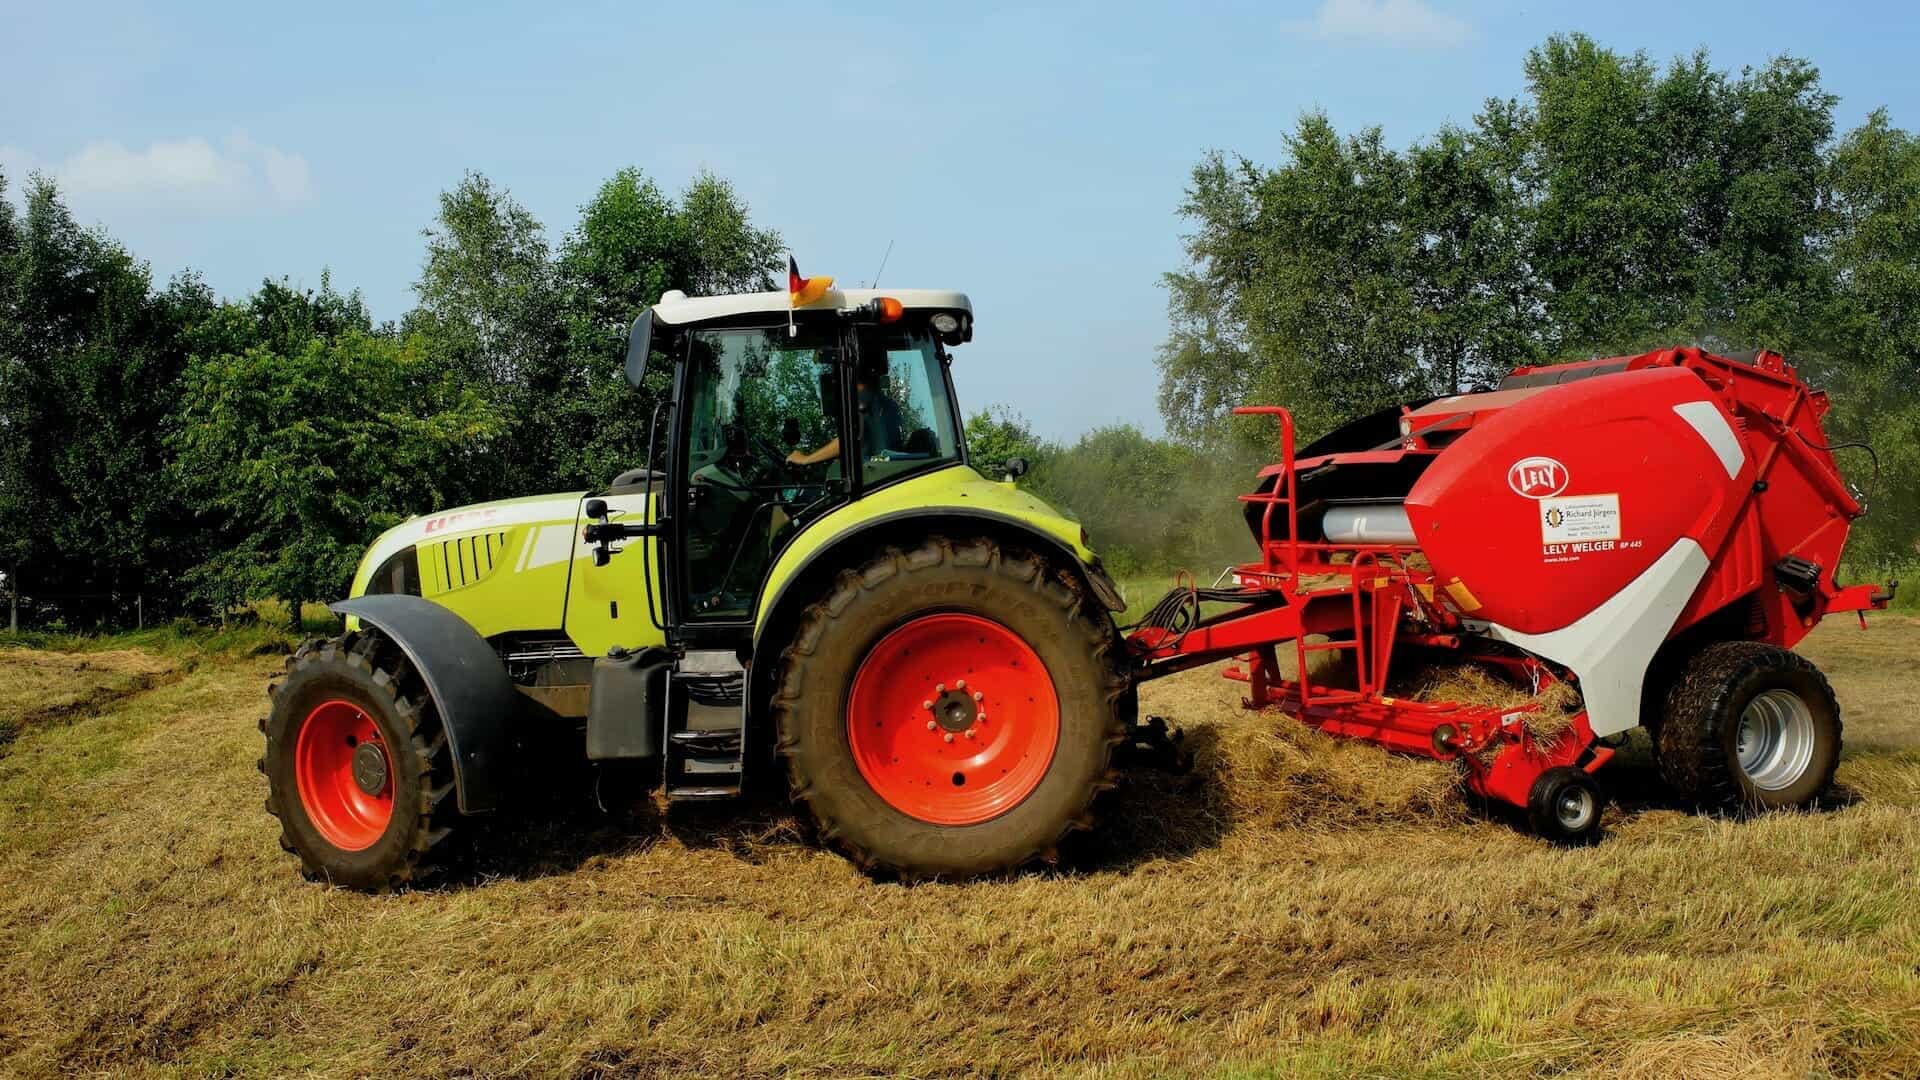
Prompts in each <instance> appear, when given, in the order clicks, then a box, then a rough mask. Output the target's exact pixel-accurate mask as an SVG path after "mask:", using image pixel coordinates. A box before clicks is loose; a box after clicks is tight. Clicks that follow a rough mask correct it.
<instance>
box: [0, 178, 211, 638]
mask: <svg viewBox="0 0 1920 1080" xmlns="http://www.w3.org/2000/svg"><path fill="white" fill-rule="evenodd" d="M4 232H5V234H6V237H5V239H4V240H0V243H4V245H5V248H4V250H5V254H4V255H0V259H4V262H5V264H6V268H5V271H4V274H0V292H4V294H5V297H6V299H5V300H4V301H3V303H4V305H5V307H6V319H5V321H6V323H7V329H6V330H5V331H4V332H3V334H4V337H3V340H0V345H4V347H5V356H4V358H3V359H0V416H3V417H4V418H3V419H0V428H4V430H5V431H6V434H7V440H6V441H7V444H8V446H7V449H6V450H5V451H4V452H0V501H3V502H4V505H5V509H6V511H7V515H8V520H10V521H31V522H35V523H36V527H34V528H31V529H23V530H18V531H17V534H16V535H14V536H11V537H9V538H8V539H7V541H6V543H7V547H8V551H7V554H8V556H9V558H10V559H12V560H15V561H16V564H17V566H18V570H19V572H18V573H17V575H15V581H16V583H17V584H20V585H22V586H26V587H30V588H32V589H33V591H35V592H37V593H39V594H40V595H41V596H42V598H44V599H46V600H48V601H51V602H55V603H57V604H59V605H60V606H61V607H62V608H63V609H64V610H65V611H66V612H67V613H68V614H70V615H71V616H73V617H75V618H78V619H80V620H82V621H87V622H92V621H97V620H99V619H103V618H108V617H111V616H112V615H114V614H117V613H118V611H120V610H123V609H124V608H125V607H130V606H131V605H132V602H133V597H134V595H135V594H141V595H150V594H151V595H156V596H157V597H158V598H162V599H164V598H166V597H169V596H170V595H171V594H172V591H173V583H174V581H175V580H176V578H177V577H178V575H179V574H180V573H181V572H183V571H184V569H185V565H187V564H188V563H189V562H190V560H191V558H192V552H193V545H192V543H191V540H190V534H191V532H192V528H193V525H192V521H191V516H190V515H185V514H183V513H182V512H181V507H180V506H179V505H178V503H177V500H176V497H175V492H174V491H173V489H172V487H171V485H170V484H169V483H168V481H167V477H166V449H165V445H164V436H163V432H164V428H165V420H166V417H167V416H168V415H169V413H170V412H171V411H172V409H173V407H174V405H175V404H176V402H177V400H178V392H177V379H178V375H179V372H180V370H181V368H182V367H183V366H184V364H185V361H186V332H187V330H188V328H189V327H190V326H191V325H192V324H193V323H194V322H195V321H196V320H198V319H199V318H201V317H202V316H203V315H204V314H205V313H206V311H207V310H208V309H210V307H211V297H210V296H209V294H208V293H207V291H206V289H205V287H204V286H203V285H201V284H200V283H199V282H198V281H197V280H196V279H194V278H192V277H190V276H183V277H181V278H178V279H176V280H175V281H174V282H172V283H171V284H170V285H169V286H168V288H167V289H166V290H165V291H162V292H155V291H154V289H153V287H152V279H151V274H150V272H149V270H148V269H147V267H146V265H145V264H143V263H140V262H139V261H137V260H136V259H134V258H133V256H132V255H130V254H129V253H128V252H127V251H126V250H125V249H124V248H123V247H121V246H120V245H119V244H117V243H115V242H114V241H113V240H112V239H111V238H109V237H107V236H106V235H104V234H103V233H99V232H90V231H87V230H84V229H81V228H80V227H79V226H78V225H77V224H75V222H74V220H73V217H72V215H71V214H69V213H68V211H67V208H66V206H65V205H64V204H63V203H62V202H61V200H60V197H59V193H58V191H57V190H56V189H55V187H54V185H53V183H52V182H51V181H50V180H47V179H46V178H44V177H40V176H35V177H33V178H31V179H30V180H29V182H28V184H27V191H26V210H25V214H24V216H23V218H22V219H20V220H18V221H17V222H16V221H15V219H14V218H13V215H12V213H11V211H9V213H8V214H7V216H6V223H5V225H4ZM14 515H18V516H14ZM160 606H161V607H162V609H164V603H163V604H162V605H160Z"/></svg>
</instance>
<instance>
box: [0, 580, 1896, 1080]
mask: <svg viewBox="0 0 1920 1080" xmlns="http://www.w3.org/2000/svg"><path fill="white" fill-rule="evenodd" d="M154 640H155V641H158V640H159V639H154ZM42 644H43V645H59V646H63V647H62V648H44V647H43V648H37V649H31V650H28V649H17V648H16V649H5V648H0V725H4V726H5V728H6V730H7V731H8V732H10V734H9V735H8V736H7V737H6V739H5V740H0V1075H5V1076H12V1075H21V1076H38V1075H47V1074H54V1073H96V1074H113V1075H124V1074H129V1073H131V1074H140V1073H150V1074H177V1075H191V1076H202V1075H267V1074H283V1073H287V1072H302V1071H311V1072H318V1073H324V1074H331V1075H359V1074H389V1075H406V1076H417V1075H442V1074H448V1073H474V1074H481V1075H518V1074H529V1075H595V1074H602V1073H605V1074H627V1073H639V1074H664V1073H697V1074H707V1075H716V1076H718V1075H773V1074H798V1075H848V1074H861V1075H865V1074H909V1075H921V1076H928V1075H956V1074H974V1073H1000V1074H1005V1073H1017V1072H1036V1073H1045V1074H1059V1073H1065V1074H1111V1075H1120V1076H1136V1075H1149V1074H1152V1075H1160V1074H1166V1073H1175V1074H1208V1075H1212V1074H1222V1073H1224V1074H1228V1075H1240V1076H1264V1075H1298V1074H1354V1073H1371V1074H1388V1075H1404V1074H1409V1073H1417V1074H1430V1075H1454V1074H1473V1075H1479V1074H1495V1075H1508V1074H1515V1075H1518V1074H1528V1075H1537V1074H1541V1073H1547V1074H1588V1075H1608V1076H1615V1075H1621V1076H1649V1077H1651V1076H1669V1075H1690V1076H1729V1077H1731V1076H1758V1075H1793V1076H1805V1075H1821V1074H1834V1075H1859V1074H1877V1075H1914V1074H1916V1073H1920V902H1916V901H1920V896H1917V895H1916V890H1917V889H1920V724H1917V723H1916V719H1917V718H1916V717H1915V710H1914V708H1913V705H1912V700H1913V695H1914V688H1915V685H1916V677H1920V620H1915V619H1912V618H1907V617H1904V616H1889V617H1883V618H1880V619H1878V620H1877V621H1876V623H1875V625H1874V627H1873V629H1872V630H1871V631H1870V632H1868V633H1864V634H1863V633H1861V632H1860V631H1859V630H1857V629H1855V628H1854V627H1852V626H1851V625H1848V624H1846V623H1845V622H1843V621H1842V620H1838V619H1836V620H1833V621H1832V622H1831V623H1830V624H1829V625H1827V626H1825V627H1823V628H1821V629H1820V630H1819V631H1818V633H1817V634H1816V635H1815V636H1814V637H1813V639H1812V640H1811V641H1810V642H1809V643H1808V645H1807V646H1806V648H1805V650H1804V651H1805V652H1807V653H1808V654H1809V655H1810V656H1812V657H1813V658H1814V659H1815V660H1816V661H1817V662H1819V663H1820V664H1821V665H1822V666H1823V667H1824V668H1825V669H1826V670H1827V671H1828V672H1829V674H1830V675H1831V676H1832V678H1833V682H1834V685H1835V687H1836V689H1837V690H1838V693H1839V695H1840V698H1841V701H1842V703H1843V705H1844V707H1845V709H1846V722H1847V736H1848V746H1849V751H1848V755H1847V758H1846V760H1845V761H1844V763H1843V764H1842V767H1841V770H1840V780H1841V782H1842V784H1843V786H1844V789H1845V790H1844V792H1843V793H1842V794H1841V796H1840V797H1839V798H1836V799H1835V800H1834V804H1835V805H1834V806H1833V807H1832V808H1830V809H1826V810H1822V811H1820V812H1815V813H1808V814H1800V815H1778V816H1772V817H1766V818H1760V819H1756V820H1748V821H1731V820H1721V819H1714V818H1707V817H1700V816H1694V815H1691V814H1688V813H1684V812H1681V811H1679V810H1676V809H1673V808H1671V807H1670V806H1668V805H1667V804H1665V803H1664V802H1663V801H1662V799H1661V796H1660V795H1659V794H1658V792H1657V789H1656V788H1655V787H1654V786H1653V784H1652V781H1651V773H1650V768H1649V765H1648V762H1647V759H1646V755H1645V753H1644V749H1643V748H1638V747H1636V748H1635V749H1634V750H1632V751H1630V752H1629V753H1628V754H1627V755H1625V760H1623V761H1621V762H1619V763H1617V764H1616V765H1614V766H1610V767H1609V770H1608V772H1607V774H1606V777H1607V779H1608V780H1609V781H1610V783H1611V785H1612V787H1613V789H1614V790H1615V791H1616V792H1617V793H1618V794H1619V796H1620V799H1621V804H1620V805H1619V806H1618V807H1616V808H1615V809H1613V810H1612V811H1610V812H1609V817H1608V828H1609V836H1608V838H1607V840H1606V841H1605V842H1604V843H1603V844H1601V845H1600V846H1598V847H1596V848H1593V849H1590V850H1583V851H1557V850H1553V849H1549V848H1547V847H1544V846H1543V845H1541V844H1540V843H1538V842H1537V841H1535V840H1533V839H1532V838H1530V837H1528V836H1526V835H1523V834H1522V833H1520V832H1519V831H1517V830H1516V829H1514V828H1513V827H1511V826H1510V825H1509V824H1507V823H1505V822H1503V821H1496V820H1489V819H1486V818H1484V817H1478V816H1475V815H1474V814H1472V813H1470V812H1469V811H1468V810H1467V809H1466V808H1465V807H1464V806H1463V805H1462V804H1461V802H1460V800H1459V799H1458V797H1457V796H1456V795H1455V794H1454V792H1453V789H1452V786H1451V783H1450V777H1449V776H1448V775H1447V774H1446V773H1445V772H1444V771H1443V770H1442V769H1441V768H1440V767H1437V766H1434V765H1432V764H1427V763H1418V762H1409V761H1403V760H1397V759H1392V758H1389V757H1387V756H1386V755H1384V754H1382V753H1380V752H1378V751H1375V750H1373V749H1371V748H1368V747H1365V746H1360V745H1355V744H1334V743H1332V742H1330V741H1329V740H1326V739H1323V738H1321V737H1318V736H1311V735H1307V734H1304V733H1302V732H1300V731H1299V729H1298V728H1297V727H1295V726H1293V725H1291V722H1290V721H1287V720H1286V719H1285V718H1283V717H1279V716H1276V715H1255V714H1250V713H1245V712H1242V711H1241V710H1239V709H1238V708H1236V707H1235V701H1236V693H1235V690H1234V688H1233V687H1232V686H1230V685H1229V684H1227V683H1225V682H1224V680H1221V679H1219V678H1217V677H1216V675H1215V673H1214V672H1213V671H1212V670H1206V671H1199V672H1193V673H1189V674H1187V675H1184V676H1180V677H1177V678H1175V679H1170V680H1166V681H1164V682H1162V683H1159V684H1154V685H1151V686H1149V687H1148V688H1147V689H1146V690H1145V691H1144V692H1143V699H1144V705H1145V708H1146V710H1147V711H1149V712H1158V713H1163V714H1165V715H1167V716H1168V717H1169V718H1171V719H1172V720H1173V721H1174V722H1176V723H1179V724H1182V725H1185V726H1186V727H1187V729H1188V730H1189V732H1190V733H1191V737H1192V740H1193V742H1194V744H1195V745H1196V746H1197V748H1198V749H1199V751H1200V766H1199V768H1198V769H1197V770H1196V772H1195V773H1194V774H1193V775H1191V776H1189V777H1185V778H1171V777H1168V776H1166V775H1164V774H1160V773H1154V772H1142V773H1139V774H1136V775H1133V776H1130V777H1129V779H1128V780H1127V781H1126V782H1125V783H1124V784H1123V785H1122V786H1121V788H1120V789H1119V790H1117V791H1115V792H1114V793H1113V795H1112V798H1111V801H1110V802H1109V803H1108V804H1107V806H1106V813H1105V815H1104V820H1103V823H1102V825H1101V827H1100V829H1099V830H1098V831H1097V832H1096V833H1094V834H1093V835H1091V836H1090V837H1088V838H1087V839H1086V842H1084V843H1082V844H1080V845H1079V846H1078V847H1076V848H1074V849H1072V850H1070V851H1068V852H1067V853H1066V855H1065V858H1064V859H1063V862H1062V864H1061V866H1060V867H1059V868H1057V869H1053V870H1042V871H1034V872H1029V873H1024V874H1020V875H1017V876H1013V877H1010V878H1006V879H1002V880H995V881H988V882H983V883H977V884H971V885H923V886H914V887H903V886H900V885H894V884H878V883H874V882H871V881H869V880H867V879H866V878H864V877H862V876H861V875H859V874H858V873H856V872H855V871H854V870H853V869H852V868H851V867H850V866H849V865H848V864H846V863H845V862H843V861H842V860H841V859H839V858H838V857H836V856H834V855H831V854H827V853H825V852H822V851H820V850H817V849H816V848H814V847H813V846H811V845H810V844H809V843H808V842H806V840H805V839H804V837H803V835H802V830H801V829H800V828H798V827H797V825H796V824H795V823H794V822H793V821H792V819H791V818H790V817H789V816H788V815H787V813H786V810H785V808H784V806H782V805H779V804H777V803H771V802H762V803H758V804H754V805H751V806H749V807H746V808H745V809H744V812H727V811H716V812H707V813H697V814H696V813H682V812H680V811H679V810H676V811H675V812H674V813H673V815H671V816H670V817H667V818H665V819H661V818H659V817H655V816H641V817H639V818H636V819H625V820H620V821H611V820H608V819H606V818H603V817H600V816H598V815H597V813H596V812H594V811H591V810H589V809H588V808H587V807H586V806H585V805H584V800H580V799H576V800H572V801H568V802H565V803H563V804H562V805H559V806H556V807H553V808H550V809H547V810H543V811H540V812H537V813H523V814H521V815H520V816H518V817H516V818H513V819H510V820H504V821H500V822H498V823H496V824H495V826H494V827H493V828H492V829H490V830H489V831H488V832H487V833H486V834H485V835H484V838H483V840H482V842H481V843H480V848H479V852H478V855H477V857H476V862H475V864H474V867H473V869H472V870H471V871H470V872H468V873H467V874H466V875H464V876H463V877H462V878H461V879H460V880H458V881H456V882H454V883H453V884H451V885H450V886H448V887H444V888H442V889H440V890H437V891H426V892H416V893H409V894H403V895H399V896H390V897H369V896H362V895H357V894H353V893H347V892H340V891H335V890H329V889H326V888H322V887H319V886H315V885H311V884H308V883H305V882H303V881H301V880H300V879H299V878H298V876H297V875H296V873H295V870H294V866H293V863H292V860H291V859H289V858H288V857H286V856H284V855H283V854H282V853H281V852H280V851H279V849H278V848H277V846H276V845H275V842H274V836H275V832H274V830H273V828H271V827H270V826H271V823H270V822H269V821H268V819H267V818H266V816H265V814H264V813H263V812H262V810H261V805H260V804H261V800H262V798H263V797H264V794H265V785H264V781H263V780H262V779H261V778H260V777H259V776H258V775H257V774H256V773H255V771H254V767H253V763H254V758H255V757H256V756H257V755H258V753H259V736H258V735H257V733H256V732H255V729H254V720H255V718H256V717H257V716H258V715H259V714H260V713H261V711H262V710H263V709H264V706H265V703H266V702H265V696H264V693H263V691H264V688H265V685H266V681H267V678H268V676H269V675H270V674H271V673H273V672H275V671H277V670H278V668H279V659H278V657H277V656H275V655H270V654H264V653H263V654H259V655H254V654H251V653H250V650H249V649H248V648H245V647H238V646H234V645H231V644H227V645H217V644H205V645H202V646H198V647H193V648H178V647H176V648H161V647H158V645H155V644H149V645H146V646H136V647H134V648H132V649H130V650H129V649H124V648H122V649H117V650H114V649H108V650H104V651H103V650H101V649H98V648H96V649H93V650H90V651H86V652H76V651H73V649H74V646H75V645H76V644H77V643H75V642H45V643H42ZM110 644H111V643H110ZM261 647H264V646H261Z"/></svg>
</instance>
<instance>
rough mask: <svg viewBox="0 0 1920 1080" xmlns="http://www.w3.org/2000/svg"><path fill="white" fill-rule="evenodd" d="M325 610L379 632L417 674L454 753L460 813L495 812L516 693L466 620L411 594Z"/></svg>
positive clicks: (365, 599) (347, 602)
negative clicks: (424, 685)
mask: <svg viewBox="0 0 1920 1080" xmlns="http://www.w3.org/2000/svg"><path fill="white" fill-rule="evenodd" d="M330 610H332V611H333V612H334V613H335V614H339V615H347V616H352V617H354V618H357V619H359V620H360V622H361V623H362V624H364V625H367V626H371V627H373V628H374V629H376V630H378V631H380V632H381V633H382V634H384V635H386V636H387V637H388V638H389V639H391V640H392V641H393V643H394V644H395V645H398V646H400V651H401V652H404V653H406V654H407V659H408V660H409V661H411V662H412V664H413V667H414V670H415V671H418V672H419V673H420V678H421V681H423V682H425V683H426V684H427V693H429V694H431V695H432V696H433V702H434V706H435V707H436V708H438V709H439V710H440V722H441V724H442V726H443V727H444V728H445V729H446V733H447V748H448V749H449V750H451V751H452V752H453V779H454V784H455V787H456V794H457V795H458V796H459V805H460V812H461V813H463V814H478V813H482V812H484V811H488V810H492V809H495V808H497V807H498V806H499V805H500V795H501V791H502V788H503V786H504V780H505V776H506V771H507V767H508V766H507V761H508V747H507V724H508V722H509V720H510V719H511V718H512V717H513V715H514V714H515V712H517V711H518V709H519V706H520V696H519V695H518V694H516V693H515V692H514V689H513V683H512V682H511V681H509V680H508V678H507V669H506V668H505V666H503V665H502V664H501V663H500V657H499V655H498V654H496V653H495V652H494V651H493V647H492V646H491V645H488V644H487V641H486V639H485V638H483V637H481V636H480V634H479V632H478V631H476V630H474V628H473V627H472V626H470V625H468V624H467V622H466V620H464V619H462V618H461V617H460V616H458V615H455V614H454V613H453V612H451V611H448V610H447V609H446V608H444V607H441V606H440V605H439V604H436V603H434V602H433V601H431V600H423V599H421V598H420V597H418V596H405V595H400V594H391V593H388V594H379V595H374V596H361V597H356V598H354V599H352V600H342V601H340V602H339V603H337V604H334V605H332V607H331V609H330Z"/></svg>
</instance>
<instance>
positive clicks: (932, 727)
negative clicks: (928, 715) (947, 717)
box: [927, 720, 940, 731]
mask: <svg viewBox="0 0 1920 1080" xmlns="http://www.w3.org/2000/svg"><path fill="white" fill-rule="evenodd" d="M939 726H940V725H939V724H936V723H934V722H933V721H931V720H929V721H927V730H928V731H932V730H933V729H934V728H937V727H939Z"/></svg>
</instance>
